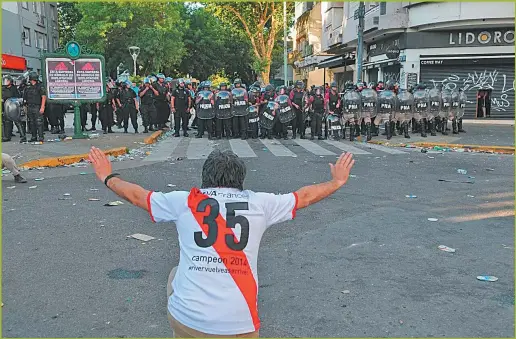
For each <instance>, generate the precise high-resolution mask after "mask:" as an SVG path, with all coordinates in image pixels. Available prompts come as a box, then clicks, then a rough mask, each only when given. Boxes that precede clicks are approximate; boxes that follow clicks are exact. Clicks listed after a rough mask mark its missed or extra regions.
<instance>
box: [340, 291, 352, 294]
mask: <svg viewBox="0 0 516 339" xmlns="http://www.w3.org/2000/svg"><path fill="white" fill-rule="evenodd" d="M342 293H343V294H349V293H350V291H349V290H344V291H342Z"/></svg>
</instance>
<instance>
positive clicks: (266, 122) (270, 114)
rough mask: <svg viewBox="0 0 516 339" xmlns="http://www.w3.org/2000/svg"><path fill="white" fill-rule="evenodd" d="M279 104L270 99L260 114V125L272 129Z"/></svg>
mask: <svg viewBox="0 0 516 339" xmlns="http://www.w3.org/2000/svg"><path fill="white" fill-rule="evenodd" d="M276 107H277V104H276V102H274V101H269V102H268V103H267V105H266V106H265V108H264V109H263V111H262V112H261V114H260V127H261V128H264V129H272V127H273V126H274V119H275V118H276Z"/></svg>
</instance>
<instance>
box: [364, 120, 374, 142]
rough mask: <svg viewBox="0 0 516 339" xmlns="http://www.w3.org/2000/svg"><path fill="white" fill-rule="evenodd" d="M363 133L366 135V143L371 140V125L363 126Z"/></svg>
mask: <svg viewBox="0 0 516 339" xmlns="http://www.w3.org/2000/svg"><path fill="white" fill-rule="evenodd" d="M365 132H366V135H367V141H370V140H371V139H372V138H373V137H372V135H371V123H370V122H368V123H366V124H365Z"/></svg>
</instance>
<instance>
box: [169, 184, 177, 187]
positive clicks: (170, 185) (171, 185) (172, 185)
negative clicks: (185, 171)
mask: <svg viewBox="0 0 516 339" xmlns="http://www.w3.org/2000/svg"><path fill="white" fill-rule="evenodd" d="M167 187H176V185H174V184H168V185H167Z"/></svg>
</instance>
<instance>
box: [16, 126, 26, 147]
mask: <svg viewBox="0 0 516 339" xmlns="http://www.w3.org/2000/svg"><path fill="white" fill-rule="evenodd" d="M16 127H17V128H18V131H19V132H20V143H22V142H27V132H26V129H27V122H25V121H21V122H17V123H16Z"/></svg>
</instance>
